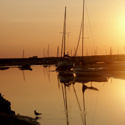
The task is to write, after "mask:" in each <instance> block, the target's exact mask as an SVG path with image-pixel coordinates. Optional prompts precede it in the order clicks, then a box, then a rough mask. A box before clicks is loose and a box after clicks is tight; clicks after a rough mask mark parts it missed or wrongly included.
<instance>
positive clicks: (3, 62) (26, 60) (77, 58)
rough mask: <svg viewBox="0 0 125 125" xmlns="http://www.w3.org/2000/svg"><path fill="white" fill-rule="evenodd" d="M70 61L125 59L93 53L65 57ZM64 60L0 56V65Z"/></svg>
mask: <svg viewBox="0 0 125 125" xmlns="http://www.w3.org/2000/svg"><path fill="white" fill-rule="evenodd" d="M65 59H66V60H67V59H68V60H69V61H72V62H79V61H84V62H85V63H96V62H104V63H109V62H110V61H125V55H95V56H83V57H82V56H75V57H74V56H72V57H67V58H65ZM60 60H64V58H62V57H43V58H39V57H37V56H36V57H35V56H34V57H29V58H0V66H16V65H23V64H30V65H44V64H48V65H55V64H57V62H58V61H60Z"/></svg>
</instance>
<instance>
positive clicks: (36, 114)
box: [34, 110, 42, 116]
mask: <svg viewBox="0 0 125 125" xmlns="http://www.w3.org/2000/svg"><path fill="white" fill-rule="evenodd" d="M34 114H35V116H39V115H42V113H39V112H37V111H36V110H34Z"/></svg>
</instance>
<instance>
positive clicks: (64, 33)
mask: <svg viewBox="0 0 125 125" xmlns="http://www.w3.org/2000/svg"><path fill="white" fill-rule="evenodd" d="M63 37H64V54H63V56H65V51H66V6H65V14H64V31H63Z"/></svg>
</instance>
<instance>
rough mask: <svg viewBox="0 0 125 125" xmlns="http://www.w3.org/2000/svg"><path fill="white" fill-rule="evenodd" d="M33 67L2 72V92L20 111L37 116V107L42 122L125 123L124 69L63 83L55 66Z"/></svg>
mask: <svg viewBox="0 0 125 125" xmlns="http://www.w3.org/2000/svg"><path fill="white" fill-rule="evenodd" d="M32 69H33V70H32V71H28V70H27V71H25V70H23V71H22V70H19V69H18V68H15V67H12V68H10V69H8V70H5V71H0V82H1V84H0V92H1V93H2V94H3V95H4V97H5V98H6V99H8V100H9V101H11V107H12V109H13V110H14V111H15V112H16V113H17V114H22V115H26V116H31V117H35V115H34V110H37V111H38V112H41V113H42V115H41V118H40V119H39V122H40V124H41V125H76V124H77V125H125V119H124V114H125V71H121V73H122V77H120V75H119V76H117V75H116V76H115V77H113V76H111V77H108V78H106V80H105V79H100V80H90V81H87V82H86V83H85V81H84V82H82V80H81V82H80V81H78V80H76V81H74V80H72V82H71V80H69V83H67V84H66V83H65V84H64V83H63V77H60V76H59V74H58V73H57V72H55V71H54V70H55V67H53V66H51V67H46V68H45V67H42V66H32ZM102 76H103V74H102ZM65 79H68V76H67V77H66V76H65ZM90 79H91V78H90ZM60 81H61V82H62V83H61V82H60Z"/></svg>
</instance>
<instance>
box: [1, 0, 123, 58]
mask: <svg viewBox="0 0 125 125" xmlns="http://www.w3.org/2000/svg"><path fill="white" fill-rule="evenodd" d="M65 5H67V31H68V32H70V34H69V37H67V49H68V50H69V51H71V50H72V51H74V48H75V47H76V44H77V41H78V35H79V29H80V23H81V15H82V0H77V1H76V0H52V1H48V0H21V1H20V0H11V1H10V0H4V1H3V0H0V15H1V18H0V57H22V50H23V49H24V50H25V57H29V56H34V55H38V56H43V55H46V53H47V52H46V51H47V46H48V44H49V45H50V52H51V54H50V55H51V56H55V55H56V47H57V46H58V45H59V46H60V45H61V35H62V34H61V33H60V32H62V27H63V15H64V6H65ZM124 5H125V1H124V0H94V1H93V0H86V9H85V41H84V55H86V54H88V55H91V54H93V53H94V50H95V49H96V50H97V54H104V53H105V54H106V53H107V54H108V53H109V48H110V47H112V49H113V52H114V53H118V52H119V53H125V35H124V34H125V8H124ZM80 49H81V48H79V51H80ZM43 51H44V53H43ZM80 54H81V53H80V52H79V55H80Z"/></svg>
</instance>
